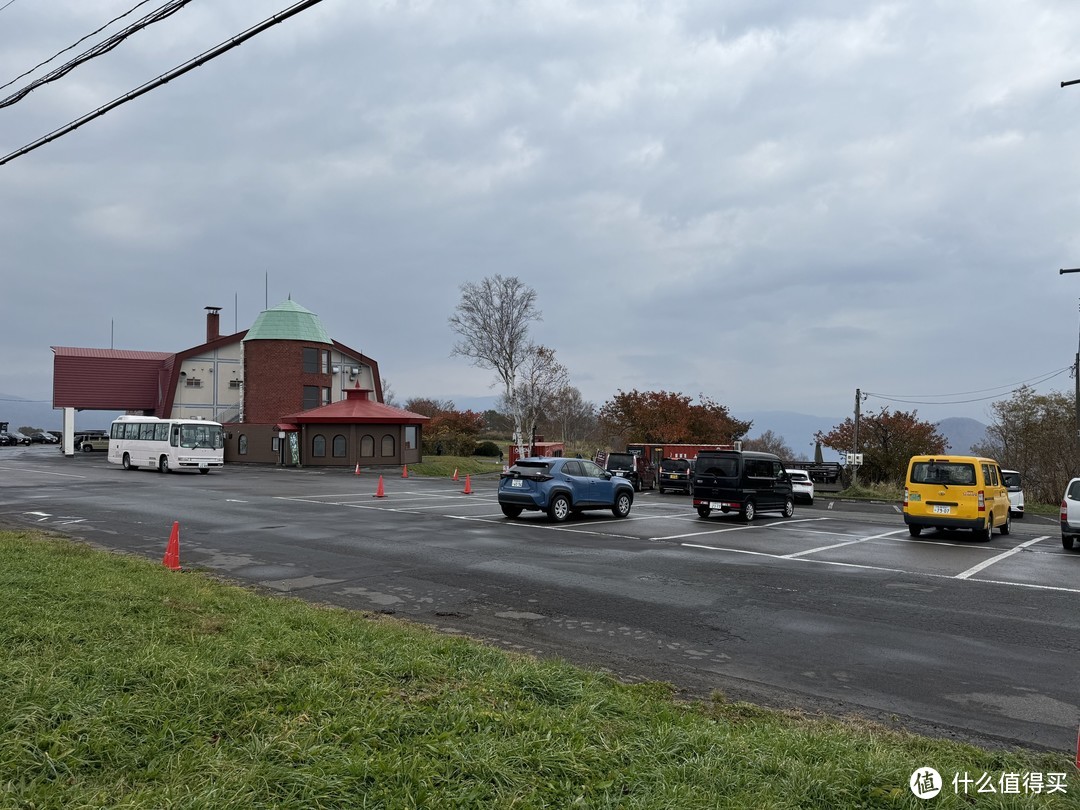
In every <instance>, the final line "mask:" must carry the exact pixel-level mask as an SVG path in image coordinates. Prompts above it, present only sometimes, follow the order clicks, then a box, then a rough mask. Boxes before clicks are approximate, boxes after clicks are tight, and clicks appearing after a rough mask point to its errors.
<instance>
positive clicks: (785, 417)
mask: <svg viewBox="0 0 1080 810" xmlns="http://www.w3.org/2000/svg"><path fill="white" fill-rule="evenodd" d="M733 416H735V418H736V419H743V420H747V419H749V420H752V421H753V423H754V424H753V425H752V426H751V428H750V432H749V433H748V434H747V438H750V439H756V438H757V437H759V436H761V434H762V433H764V432H765V431H767V430H771V431H772V432H773V434H775V435H777V436H781V437H783V439H784V443H785V444H786V445H787V446H788V447H790V448H791V450H792V452H793V453H794V457H793V458H792V461H798V460H800V459H812V458H813V457H814V434H815V433H817V432H818V431H820V432H822V433H828V432H829V431H830V430H832V429H833V428H834V427H836V426H837V425H839V424H841V423H843V421H844V419H846V418H847V417H843V416H811V415H809V414H805V413H795V412H793V411H758V412H756V413H740V414H733ZM936 426H937V429H938V432H939V433H940V434H941V435H942V436H944V437H945V439H946V441H948V443H949V447H948V449H949V450H950V451H951V452H953V453H957V454H965V453H970V452H971V446H972V445H974V444H980V443H982V442H984V441H986V425H984V424H983V423H982V422H979V421H978V420H976V419H968V418H967V417H963V416H954V417H949V418H948V419H942V420H941V421H940V422H937V423H936ZM822 452H823V454H824V458H825V461H838V460H839V459H838V458H837V453H836V451H835V450H830V449H828V448H822Z"/></svg>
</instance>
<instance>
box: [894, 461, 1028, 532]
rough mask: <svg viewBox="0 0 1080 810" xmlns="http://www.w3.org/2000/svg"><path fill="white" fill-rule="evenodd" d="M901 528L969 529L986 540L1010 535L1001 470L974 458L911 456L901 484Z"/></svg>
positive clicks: (1008, 509) (1009, 513) (919, 530)
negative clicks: (998, 535) (902, 519)
mask: <svg viewBox="0 0 1080 810" xmlns="http://www.w3.org/2000/svg"><path fill="white" fill-rule="evenodd" d="M903 511H904V523H906V524H907V527H908V533H909V534H910V535H911V536H912V537H918V536H919V534H920V533H921V532H922V530H923V529H970V530H971V531H972V532H974V533H975V537H976V538H977V539H979V540H989V539H990V537H991V535H992V534H993V531H994V529H997V530H998V531H1000V532H1001V533H1002V534H1008V533H1009V532H1010V531H1012V510H1011V509H1010V505H1009V492H1008V490H1007V489H1006V488H1005V482H1004V480H1003V476H1002V474H1001V467H1000V466H999V465H998V463H997V462H996V461H994V460H993V459H991V458H979V457H976V456H950V455H940V456H912V457H911V460H910V461H909V462H908V470H907V477H906V480H905V482H904V501H903Z"/></svg>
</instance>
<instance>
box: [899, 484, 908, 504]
mask: <svg viewBox="0 0 1080 810" xmlns="http://www.w3.org/2000/svg"><path fill="white" fill-rule="evenodd" d="M907 493H908V490H907V487H904V502H903V503H902V504H900V505H901V506H902V507H904V509H907Z"/></svg>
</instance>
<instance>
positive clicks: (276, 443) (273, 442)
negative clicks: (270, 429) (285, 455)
mask: <svg viewBox="0 0 1080 810" xmlns="http://www.w3.org/2000/svg"><path fill="white" fill-rule="evenodd" d="M270 449H271V450H273V451H274V452H275V453H280V452H281V437H280V436H272V437H271V438H270Z"/></svg>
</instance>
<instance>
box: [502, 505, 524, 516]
mask: <svg viewBox="0 0 1080 810" xmlns="http://www.w3.org/2000/svg"><path fill="white" fill-rule="evenodd" d="M499 507H500V508H501V509H502V513H503V514H504V515H506V516H507V517H508V518H510V519H511V520H513V519H514V518H516V517H517V516H518V515H520V514H521V507H520V506H511V505H510V504H508V503H503V504H499Z"/></svg>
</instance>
